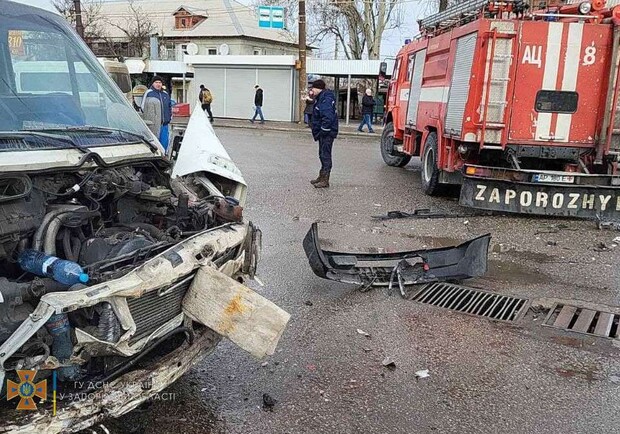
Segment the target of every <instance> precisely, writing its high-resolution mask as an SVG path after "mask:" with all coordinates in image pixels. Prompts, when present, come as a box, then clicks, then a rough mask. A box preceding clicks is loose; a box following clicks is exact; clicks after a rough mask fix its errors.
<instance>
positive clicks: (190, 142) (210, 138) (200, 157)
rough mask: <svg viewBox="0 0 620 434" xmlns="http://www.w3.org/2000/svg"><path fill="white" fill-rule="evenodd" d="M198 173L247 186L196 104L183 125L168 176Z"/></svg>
mask: <svg viewBox="0 0 620 434" xmlns="http://www.w3.org/2000/svg"><path fill="white" fill-rule="evenodd" d="M198 172H208V173H212V174H215V175H218V176H221V177H224V178H227V179H230V180H231V181H234V182H237V183H239V184H242V185H243V186H244V187H247V184H246V182H245V180H244V179H243V175H242V174H241V171H240V170H239V169H238V168H237V166H236V165H235V163H234V162H233V161H232V160H231V159H230V156H229V155H228V152H226V149H224V146H223V145H222V143H221V142H220V139H218V138H217V136H216V135H215V131H214V130H213V127H212V126H211V123H210V122H209V119H208V118H207V115H206V114H205V112H204V111H202V110H201V108H200V105H199V104H197V105H196V106H195V107H194V111H193V113H192V116H191V117H190V119H189V123H188V124H187V129H186V130H185V134H184V135H183V143H182V144H181V149H180V150H179V154H178V157H177V160H176V162H175V164H174V168H173V170H172V177H173V178H176V177H179V176H185V175H189V174H191V173H198Z"/></svg>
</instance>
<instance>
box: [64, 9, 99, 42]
mask: <svg viewBox="0 0 620 434" xmlns="http://www.w3.org/2000/svg"><path fill="white" fill-rule="evenodd" d="M101 1H102V0H82V23H83V25H84V39H85V40H86V41H88V40H92V39H99V38H103V37H104V29H103V24H104V23H103V15H102V13H101ZM52 5H53V6H54V8H55V9H56V10H57V11H58V13H59V14H60V15H62V16H63V17H64V18H65V19H66V20H67V21H68V22H69V23H70V24H71V25H72V26H75V21H76V19H75V9H74V1H73V0H52Z"/></svg>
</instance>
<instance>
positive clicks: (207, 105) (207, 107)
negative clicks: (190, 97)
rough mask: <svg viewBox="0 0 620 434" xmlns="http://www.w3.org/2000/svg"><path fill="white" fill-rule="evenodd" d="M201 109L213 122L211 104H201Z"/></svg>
mask: <svg viewBox="0 0 620 434" xmlns="http://www.w3.org/2000/svg"><path fill="white" fill-rule="evenodd" d="M202 109H203V110H204V111H205V112H206V113H207V114H208V115H209V120H210V121H211V122H213V113H211V104H203V105H202Z"/></svg>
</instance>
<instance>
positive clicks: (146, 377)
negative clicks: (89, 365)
mask: <svg viewBox="0 0 620 434" xmlns="http://www.w3.org/2000/svg"><path fill="white" fill-rule="evenodd" d="M219 340H220V336H219V335H218V334H217V333H215V332H214V331H213V330H210V329H208V328H204V329H202V330H200V331H198V332H197V333H196V336H195V338H194V342H193V344H192V345H189V344H187V343H186V344H183V345H182V346H180V347H179V348H178V349H176V350H174V351H172V352H171V353H169V354H167V355H165V356H163V357H162V358H161V359H160V360H159V361H157V362H156V363H154V364H153V365H151V366H149V369H140V370H136V371H132V372H129V373H127V374H125V375H123V376H121V377H119V378H118V379H116V380H114V381H113V382H111V383H109V384H104V385H103V387H102V388H100V389H96V390H92V391H90V392H89V393H87V394H86V396H87V399H85V400H81V399H79V400H70V401H68V402H66V403H65V402H62V401H61V402H59V403H58V412H57V414H56V416H52V410H51V406H46V407H44V408H40V409H39V411H37V412H18V411H11V412H8V413H7V414H2V419H3V421H2V422H3V423H2V424H0V434H1V433H15V434H29V433H34V432H36V433H41V434H56V433H60V432H78V431H81V430H83V429H86V428H88V427H89V426H92V425H94V424H96V423H98V422H102V421H104V420H105V419H107V418H113V417H119V416H121V415H123V414H125V413H127V412H128V411H131V410H133V409H134V408H136V407H137V406H139V405H140V404H142V403H143V402H145V401H147V400H148V399H151V398H153V397H154V396H156V395H157V394H158V393H160V392H162V390H164V389H165V388H166V387H168V386H169V385H170V384H171V383H173V382H174V381H176V380H177V379H178V378H180V377H181V376H182V375H183V374H185V373H186V372H187V371H188V370H189V369H190V368H191V367H192V366H194V365H195V364H196V363H198V362H199V361H200V360H201V359H202V358H203V357H206V356H207V355H209V354H210V353H211V352H212V351H213V350H214V349H215V347H216V346H217V343H218V342H219ZM87 383H88V382H86V386H88V384H87ZM145 384H148V385H149V386H150V388H147V387H144V385H145Z"/></svg>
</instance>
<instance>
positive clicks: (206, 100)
mask: <svg viewBox="0 0 620 434" xmlns="http://www.w3.org/2000/svg"><path fill="white" fill-rule="evenodd" d="M198 99H199V100H200V103H201V104H202V105H201V107H202V109H203V110H204V112H205V113H206V114H207V115H208V116H209V122H211V123H213V113H211V103H212V102H213V95H211V91H210V90H209V89H207V88H206V87H205V85H204V84H201V85H200V94H199V95H198Z"/></svg>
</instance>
